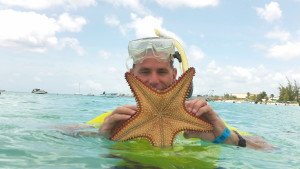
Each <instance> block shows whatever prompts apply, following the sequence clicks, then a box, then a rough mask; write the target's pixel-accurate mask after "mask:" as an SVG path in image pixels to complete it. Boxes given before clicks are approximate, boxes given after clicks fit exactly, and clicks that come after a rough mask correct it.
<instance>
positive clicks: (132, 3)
mask: <svg viewBox="0 0 300 169" xmlns="http://www.w3.org/2000/svg"><path fill="white" fill-rule="evenodd" d="M102 1H105V2H107V3H111V4H113V5H114V6H116V7H120V6H121V7H125V8H130V9H131V10H133V11H134V12H137V13H139V14H147V13H149V10H148V9H146V8H145V7H144V6H143V5H142V4H141V3H140V1H139V0H102Z"/></svg>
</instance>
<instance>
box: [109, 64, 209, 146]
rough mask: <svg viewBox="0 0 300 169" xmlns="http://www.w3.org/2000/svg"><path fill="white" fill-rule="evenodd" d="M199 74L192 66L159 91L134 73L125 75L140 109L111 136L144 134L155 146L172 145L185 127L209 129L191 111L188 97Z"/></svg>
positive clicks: (198, 129)
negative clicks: (170, 84)
mask: <svg viewBox="0 0 300 169" xmlns="http://www.w3.org/2000/svg"><path fill="white" fill-rule="evenodd" d="M194 74H195V69H194V68H189V69H188V70H187V71H186V72H185V73H184V74H183V75H182V76H181V77H180V78H179V79H178V80H177V81H176V82H175V83H174V84H173V85H172V86H171V87H169V88H167V89H165V90H163V91H158V90H155V89H153V88H151V87H149V86H147V85H145V84H144V83H143V82H142V81H141V80H139V79H137V78H136V77H134V76H133V75H132V74H130V73H128V72H127V73H126V74H125V78H126V80H127V82H128V84H129V86H130V88H131V90H132V92H133V93H134V96H135V99H136V101H137V105H138V111H137V112H136V114H135V115H133V116H132V117H131V118H130V119H128V120H127V121H126V122H124V123H123V125H121V127H120V128H119V129H118V130H117V131H116V132H115V133H114V135H113V136H112V137H111V140H114V141H125V140H130V139H134V138H139V137H143V138H146V139H148V140H149V141H150V142H151V144H152V145H153V146H160V147H164V146H171V145H172V144H173V140H174V138H175V136H176V134H177V133H179V132H181V131H188V130H189V131H209V130H212V129H213V127H212V125H211V124H209V123H206V122H204V121H202V120H201V119H200V118H198V117H196V116H195V115H193V114H191V113H189V112H188V111H187V110H186V107H185V99H186V97H187V94H188V92H189V87H190V85H191V83H192V80H193V76H194Z"/></svg>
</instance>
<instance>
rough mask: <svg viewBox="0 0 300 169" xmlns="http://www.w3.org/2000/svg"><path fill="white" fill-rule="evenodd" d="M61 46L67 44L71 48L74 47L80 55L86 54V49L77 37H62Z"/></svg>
mask: <svg viewBox="0 0 300 169" xmlns="http://www.w3.org/2000/svg"><path fill="white" fill-rule="evenodd" d="M59 46H60V47H62V48H64V47H66V46H69V47H70V48H71V49H74V50H75V51H76V52H77V54H78V55H81V56H82V55H84V54H85V51H84V49H83V48H82V46H80V44H79V41H78V40H77V39H75V38H62V39H60V42H59Z"/></svg>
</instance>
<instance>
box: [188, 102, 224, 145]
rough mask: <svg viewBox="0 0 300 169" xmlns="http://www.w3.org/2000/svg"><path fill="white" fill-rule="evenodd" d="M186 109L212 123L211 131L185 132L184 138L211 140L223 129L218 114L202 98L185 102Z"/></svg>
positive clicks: (222, 123)
mask: <svg viewBox="0 0 300 169" xmlns="http://www.w3.org/2000/svg"><path fill="white" fill-rule="evenodd" d="M185 106H186V108H187V110H188V111H189V112H191V113H193V114H194V115H196V116H197V117H199V118H200V119H202V120H203V121H206V122H208V123H210V124H212V125H213V131H212V132H191V131H189V132H185V133H184V136H185V138H200V139H202V140H204V141H213V140H214V139H215V138H216V137H218V136H219V135H221V134H222V133H223V131H224V129H225V127H226V126H225V123H224V122H223V120H222V119H221V118H220V117H219V115H218V114H217V113H216V112H215V111H214V110H213V109H212V108H211V107H210V106H209V105H208V104H207V101H206V100H204V99H194V100H190V101H187V102H186V103H185Z"/></svg>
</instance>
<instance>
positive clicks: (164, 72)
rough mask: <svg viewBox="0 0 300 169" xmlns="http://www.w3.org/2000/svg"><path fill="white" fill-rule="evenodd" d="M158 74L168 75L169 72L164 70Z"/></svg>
mask: <svg viewBox="0 0 300 169" xmlns="http://www.w3.org/2000/svg"><path fill="white" fill-rule="evenodd" d="M158 73H159V74H166V73H168V71H165V70H162V71H159V72H158Z"/></svg>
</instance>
